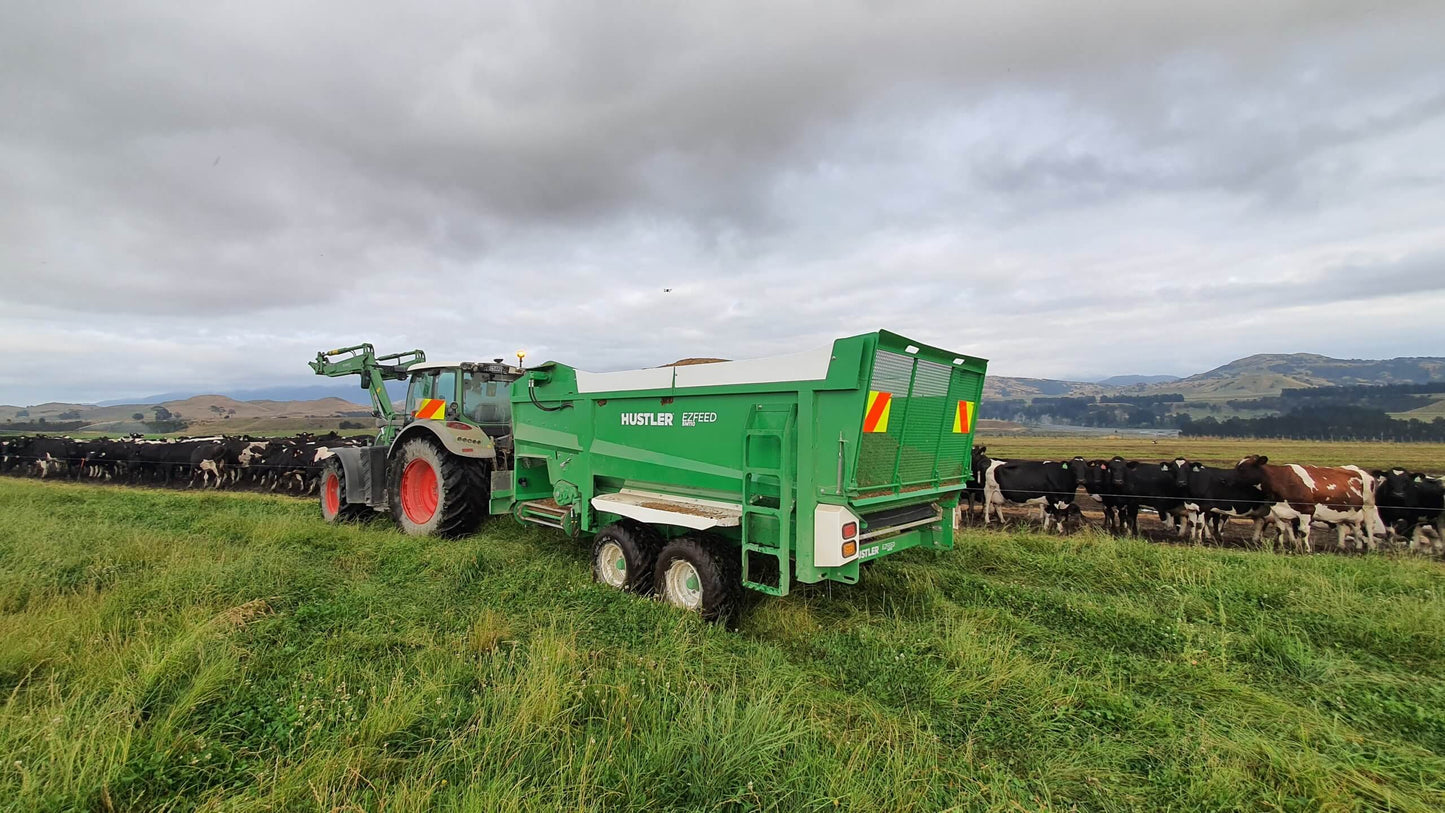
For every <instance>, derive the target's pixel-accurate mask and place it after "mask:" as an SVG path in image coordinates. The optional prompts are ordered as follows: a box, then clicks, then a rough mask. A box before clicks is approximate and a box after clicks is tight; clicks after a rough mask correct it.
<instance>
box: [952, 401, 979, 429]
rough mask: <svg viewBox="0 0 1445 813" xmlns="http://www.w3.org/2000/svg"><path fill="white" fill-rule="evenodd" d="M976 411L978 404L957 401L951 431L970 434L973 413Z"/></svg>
mask: <svg viewBox="0 0 1445 813" xmlns="http://www.w3.org/2000/svg"><path fill="white" fill-rule="evenodd" d="M976 411H978V404H975V403H974V402H973V401H959V402H958V408H957V409H955V410H954V411H953V431H955V432H963V433H967V432H972V431H973V413H974V412H976Z"/></svg>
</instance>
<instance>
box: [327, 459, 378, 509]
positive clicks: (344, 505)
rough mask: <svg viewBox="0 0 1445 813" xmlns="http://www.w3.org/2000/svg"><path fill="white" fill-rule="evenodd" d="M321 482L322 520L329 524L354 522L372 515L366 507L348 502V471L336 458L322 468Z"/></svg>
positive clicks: (329, 460) (328, 461)
mask: <svg viewBox="0 0 1445 813" xmlns="http://www.w3.org/2000/svg"><path fill="white" fill-rule="evenodd" d="M319 482H320V483H321V487H320V488H319V489H318V491H319V492H320V496H319V498H318V501H319V502H320V503H321V518H322V519H324V520H326V521H327V522H331V523H337V522H354V521H356V520H358V519H362V518H364V517H365V516H366V515H367V514H369V513H371V511H370V509H369V508H367V507H366V506H365V505H361V504H358V503H348V502H347V501H346V469H345V468H343V467H342V465H341V461H339V460H337V459H336V458H334V457H333V458H330V459H328V460H327V461H326V463H325V464H323V465H322V466H321V479H320V481H319Z"/></svg>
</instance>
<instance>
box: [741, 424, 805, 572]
mask: <svg viewBox="0 0 1445 813" xmlns="http://www.w3.org/2000/svg"><path fill="white" fill-rule="evenodd" d="M797 419H798V407H797V406H796V405H794V404H790V405H787V406H764V405H762V404H755V405H754V406H753V408H752V410H751V411H750V412H749V414H748V428H747V431H746V432H745V433H744V435H743V514H742V531H743V545H742V557H743V585H744V586H746V587H751V588H752V589H754V590H759V591H761V592H764V593H767V594H769V595H774V596H784V595H787V594H788V586H789V582H790V579H791V573H790V572H789V571H790V566H789V565H790V562H789V559H790V554H791V553H792V550H793V545H792V541H793V540H792V535H793V528H794V523H793V499H794V498H793V465H794V459H795V450H794V448H793V447H794V444H795V440H794V438H795V435H796V431H795V430H796V428H797ZM772 489H777V495H778V496H777V505H776V506H773V505H769V504H768V502H770V501H771V497H772V495H771V494H770V493H767V492H771V491H772ZM772 529H775V531H773V532H770V530H772ZM751 554H758V555H760V556H768V557H771V558H774V559H776V560H777V562H778V583H777V584H776V585H772V584H768V583H767V582H766V581H763V580H760V579H754V578H753V573H752V572H751V571H752V568H751V566H750V565H751V562H752V556H751Z"/></svg>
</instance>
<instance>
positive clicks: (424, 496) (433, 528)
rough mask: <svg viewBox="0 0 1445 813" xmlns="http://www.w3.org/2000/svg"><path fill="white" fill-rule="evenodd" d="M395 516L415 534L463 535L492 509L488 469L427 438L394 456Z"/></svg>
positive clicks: (405, 530) (405, 529) (392, 494)
mask: <svg viewBox="0 0 1445 813" xmlns="http://www.w3.org/2000/svg"><path fill="white" fill-rule="evenodd" d="M390 475H391V476H390V483H389V485H390V486H391V488H390V490H389V491H390V497H391V500H390V502H391V516H392V518H393V519H395V520H396V524H397V527H399V528H401V530H402V532H403V533H406V534H409V535H412V536H430V535H436V536H462V535H463V534H468V533H471V532H472V531H474V530H476V528H477V526H478V525H479V524H480V523H481V521H482V517H483V516H485V515H486V512H487V471H486V466H485V465H484V464H483V463H482V462H481V461H478V460H467V459H466V458H462V457H457V456H456V455H453V454H449V453H448V452H447V451H446V450H445V449H443V448H441V447H440V446H438V445H437V444H436V443H433V442H432V441H430V440H428V439H426V438H414V439H412V440H409V441H407V442H406V443H404V444H402V447H401V448H400V449H398V450H397V452H396V454H394V455H393V456H392V460H391V471H390Z"/></svg>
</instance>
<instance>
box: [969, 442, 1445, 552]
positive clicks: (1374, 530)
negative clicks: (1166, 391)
mask: <svg viewBox="0 0 1445 813" xmlns="http://www.w3.org/2000/svg"><path fill="white" fill-rule="evenodd" d="M973 473H974V477H973V482H972V484H971V485H970V487H969V492H968V494H967V500H968V511H969V514H970V515H971V514H972V513H973V507H974V505H975V504H976V503H979V502H981V503H982V506H983V522H984V524H985V525H987V524H989V523H990V522H991V521H992V519H993V517H994V516H997V518H998V520H999V521H1000V522H1002V521H1003V512H1002V511H1001V510H1000V509H1001V508H1002V507H1003V506H1005V505H1009V504H1014V505H1024V504H1029V505H1037V506H1039V510H1040V518H1041V519H1042V520H1043V524H1044V530H1045V531H1048V530H1049V529H1050V528H1051V527H1056V528H1057V529H1058V530H1059V531H1060V532H1062V531H1063V530H1064V528H1065V526H1066V525H1067V524H1069V523H1071V522H1077V521H1079V520H1081V519H1082V511H1081V510H1080V508H1079V506H1078V505H1077V504H1076V503H1075V498H1076V496H1077V493H1078V489H1079V488H1080V487H1082V488H1083V489H1084V492H1085V493H1086V494H1087V495H1088V496H1089V497H1090V498H1092V499H1093V500H1095V501H1096V502H1098V503H1099V504H1100V506H1101V508H1102V511H1103V515H1104V527H1105V528H1106V529H1107V530H1110V531H1113V532H1127V533H1134V534H1137V533H1138V532H1139V511H1140V509H1142V508H1147V509H1151V510H1153V511H1155V512H1157V513H1158V515H1159V520H1160V522H1161V523H1163V524H1164V525H1165V526H1166V527H1167V528H1170V529H1173V530H1174V532H1175V533H1177V534H1178V535H1179V536H1180V537H1188V538H1189V539H1191V540H1193V541H1196V542H1199V541H1203V540H1204V538H1205V537H1206V535H1207V536H1208V537H1209V538H1211V539H1213V540H1214V541H1215V542H1221V541H1223V533H1222V529H1223V526H1224V525H1225V523H1226V522H1228V521H1229V520H1230V519H1234V518H1240V519H1247V520H1251V521H1253V523H1254V532H1253V534H1252V536H1251V542H1252V543H1253V544H1255V545H1256V546H1258V545H1262V544H1264V543H1265V542H1266V541H1267V542H1268V544H1269V545H1270V547H1271V549H1273V548H1274V545H1275V541H1276V540H1277V539H1279V538H1283V539H1284V540H1285V543H1286V544H1287V545H1289V546H1290V547H1292V548H1295V549H1297V550H1303V551H1305V552H1311V551H1313V549H1314V548H1313V546H1312V545H1311V543H1310V534H1311V529H1312V527H1313V526H1315V525H1316V524H1318V525H1324V526H1327V527H1333V528H1335V529H1336V532H1337V534H1338V537H1337V543H1336V546H1337V549H1339V550H1346V549H1348V548H1347V542H1352V543H1353V546H1354V547H1355V548H1356V549H1358V550H1366V549H1368V550H1376V549H1377V548H1378V546H1379V543H1380V542H1381V541H1386V542H1389V543H1395V542H1399V541H1401V540H1408V546H1409V549H1410V550H1412V551H1416V550H1419V549H1421V548H1422V547H1424V546H1428V547H1430V548H1431V549H1432V550H1435V549H1437V548H1438V547H1439V546H1440V544H1441V538H1442V536H1445V483H1442V481H1441V479H1440V478H1438V477H1431V476H1428V475H1425V474H1420V473H1417V472H1410V471H1406V470H1404V469H1399V468H1394V469H1386V470H1381V471H1366V470H1365V469H1362V468H1360V467H1359V466H1305V465H1298V464H1290V465H1278V464H1274V463H1271V462H1270V461H1269V458H1268V457H1265V456H1263V455H1249V456H1248V457H1245V458H1243V459H1242V460H1240V461H1239V463H1238V464H1236V465H1235V466H1234V467H1233V468H1215V467H1213V466H1206V465H1204V464H1203V463H1200V462H1198V461H1191V460H1186V459H1184V458H1176V459H1174V460H1166V461H1162V462H1158V463H1144V462H1140V461H1137V460H1125V459H1124V458H1122V457H1114V458H1112V459H1110V460H1085V459H1084V458H1082V457H1075V458H1073V459H1072V460H1062V461H1033V460H994V459H992V458H990V457H989V456H988V447H986V446H982V447H978V448H976V449H974V452H973Z"/></svg>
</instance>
